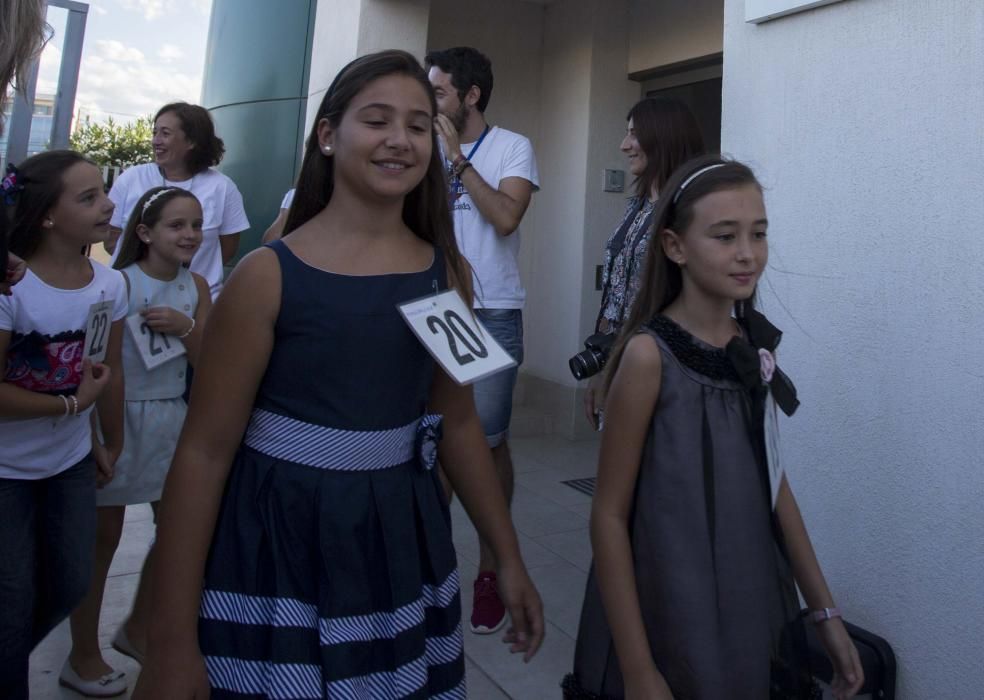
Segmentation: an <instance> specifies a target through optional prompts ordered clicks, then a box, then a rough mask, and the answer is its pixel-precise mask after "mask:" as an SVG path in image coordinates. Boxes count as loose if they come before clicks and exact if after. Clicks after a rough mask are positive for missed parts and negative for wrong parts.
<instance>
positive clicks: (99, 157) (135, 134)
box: [69, 116, 154, 168]
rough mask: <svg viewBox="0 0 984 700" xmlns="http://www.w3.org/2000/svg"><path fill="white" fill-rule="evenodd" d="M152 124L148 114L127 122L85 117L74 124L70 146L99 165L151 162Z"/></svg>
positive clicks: (125, 166) (123, 166)
mask: <svg viewBox="0 0 984 700" xmlns="http://www.w3.org/2000/svg"><path fill="white" fill-rule="evenodd" d="M153 128H154V121H153V119H152V118H151V117H149V116H147V117H140V118H139V119H137V120H136V121H135V122H130V123H128V124H119V123H117V122H115V121H113V118H112V117H110V118H109V119H107V120H106V121H105V122H102V123H100V122H93V121H91V120H90V119H89V117H86V118H85V121H83V122H81V123H79V124H78V125H77V126H76V127H75V131H74V132H73V133H72V136H71V139H70V141H69V142H70V144H71V146H72V149H73V150H75V151H78V152H79V153H81V154H83V155H85V156H87V157H89V158H91V159H92V160H94V161H95V162H96V163H98V164H99V165H109V166H118V167H121V168H128V167H130V166H131V165H139V164H141V163H151V162H153V160H154V149H153V148H152V147H151V145H150V139H151V137H152V136H153V133H152V132H153Z"/></svg>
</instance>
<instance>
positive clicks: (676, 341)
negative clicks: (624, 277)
mask: <svg viewBox="0 0 984 700" xmlns="http://www.w3.org/2000/svg"><path fill="white" fill-rule="evenodd" d="M646 327H647V328H650V329H652V330H653V331H654V332H655V333H656V334H657V335H658V336H659V337H660V338H662V339H663V340H664V341H665V342H666V344H667V345H669V346H670V350H671V351H672V352H673V354H674V355H675V356H676V358H677V359H678V360H680V362H681V363H683V364H684V365H686V366H687V367H688V368H690V369H692V370H693V371H694V372H697V373H698V374H702V375H704V376H705V377H708V378H709V379H725V380H729V381H733V382H737V381H739V380H738V374H737V372H735V368H734V367H733V366H732V364H731V361H730V360H729V359H728V354H727V353H726V352H725V351H724V350H723V349H721V348H712V347H710V346H709V345H706V344H703V343H700V342H699V341H698V340H697V339H696V338H694V336H692V335H691V334H690V333H688V332H687V331H685V330H684V329H683V328H681V327H680V326H679V325H677V323H676V322H675V321H673V320H672V319H670V318H668V317H666V316H663V315H662V314H660V315H657V316H654V317H653V318H652V320H651V321H649V323H647V324H646Z"/></svg>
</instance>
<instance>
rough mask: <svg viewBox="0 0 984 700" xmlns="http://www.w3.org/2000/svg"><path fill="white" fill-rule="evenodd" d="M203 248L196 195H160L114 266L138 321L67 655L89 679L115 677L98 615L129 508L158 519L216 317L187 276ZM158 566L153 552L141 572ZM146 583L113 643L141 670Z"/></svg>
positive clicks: (126, 356)
mask: <svg viewBox="0 0 984 700" xmlns="http://www.w3.org/2000/svg"><path fill="white" fill-rule="evenodd" d="M201 242H202V207H201V204H199V202H198V199H197V198H196V197H195V195H193V194H192V193H191V192H188V191H187V190H184V189H181V188H179V187H155V188H153V189H150V190H148V191H147V192H146V193H145V194H144V196H143V197H141V198H140V199H139V200H138V201H137V203H136V206H135V207H134V210H133V212H131V214H130V216H129V223H128V224H127V227H126V231H125V232H124V234H123V238H122V243H121V244H120V252H119V255H118V256H117V258H116V263H115V267H116V269H118V270H120V271H121V272H122V273H123V276H124V278H125V279H126V282H127V290H128V292H129V309H128V313H127V316H128V319H133V320H128V321H127V325H128V328H127V331H126V333H125V334H124V338H123V370H124V373H125V375H126V404H125V406H126V408H125V414H126V415H125V421H124V425H125V433H126V440H125V441H124V445H125V447H124V450H123V454H122V455H121V456H120V459H119V461H118V462H117V465H116V476H115V477H114V479H113V481H112V482H110V483H109V484H107V485H106V486H105V487H103V488H102V489H101V490H100V491H99V493H98V494H97V496H96V503H97V505H98V506H99V508H98V518H99V532H100V537H99V540H98V542H97V543H96V558H95V565H94V571H93V576H92V586H90V588H89V592H88V594H87V595H86V597H85V599H84V600H83V601H82V604H81V605H80V606H79V607H78V608H77V609H76V611H75V612H74V613H73V614H72V650H71V653H70V655H69V658H70V659H71V662H72V665H73V666H74V667H75V668H78V669H80V670H81V669H82V668H92V669H93V671H92V674H91V675H96V674H98V676H100V677H101V676H104V675H105V674H107V673H113V669H112V668H111V667H110V666H109V665H108V664H107V663H106V661H105V659H104V658H103V656H102V652H101V651H100V648H99V636H98V632H99V611H100V608H101V607H102V599H103V592H104V589H105V585H106V576H107V574H108V573H109V567H110V564H111V563H112V561H113V555H114V554H115V553H116V547H117V546H118V545H119V541H120V535H121V534H122V532H123V516H124V513H125V511H126V506H127V505H135V504H138V503H150V504H151V506H152V507H153V509H154V513H155V516H156V513H157V504H158V501H159V500H160V497H161V489H162V488H163V486H164V477H165V476H166V475H167V470H168V467H169V466H170V464H171V458H172V457H173V455H174V447H175V445H176V444H177V442H178V435H179V433H180V432H181V426H182V425H183V424H184V417H185V410H186V408H187V405H186V404H185V402H184V400H183V399H182V398H181V395H182V393H184V390H185V374H186V372H187V369H188V365H189V363H190V364H191V365H194V364H195V361H196V359H197V357H198V348H199V344H200V343H201V337H202V329H203V327H204V324H205V317H206V315H207V314H208V311H209V309H210V308H211V298H210V297H209V290H208V283H207V282H206V281H205V279H204V278H203V277H202V276H201V275H199V274H196V273H194V272H191V271H190V270H188V269H187V267H185V265H187V264H188V263H189V262H190V261H191V259H192V257H193V256H194V255H195V253H196V252H197V250H198V248H199V246H200V245H201ZM137 319H139V320H137ZM138 329H139V330H138ZM135 331H136V332H135ZM175 353H180V354H175ZM169 355H172V357H170V359H167V360H166V361H164V362H161V363H160V364H157V362H159V361H160V360H161V359H163V358H166V357H168V356H169ZM152 562H153V550H151V552H150V554H148V555H147V559H146V561H145V562H144V573H146V572H147V571H148V570H149V569H150V567H151V566H152ZM147 580H148V579H147V578H146V577H144V576H141V579H140V586H139V588H138V589H137V595H136V599H135V601H134V605H133V611H132V613H131V615H130V618H129V619H128V620H127V621H125V622H124V623H123V624H122V625H120V628H119V630H118V631H117V633H116V636H115V637H114V639H113V647H114V648H115V649H116V650H117V651H119V652H121V653H123V654H126V655H127V656H130V657H132V658H134V659H136V660H137V661H142V659H143V649H145V648H146V630H145V627H146V620H147V617H148V614H149V612H150V611H149V610H148V603H149V597H148V594H147V590H146V584H145V582H146V581H147Z"/></svg>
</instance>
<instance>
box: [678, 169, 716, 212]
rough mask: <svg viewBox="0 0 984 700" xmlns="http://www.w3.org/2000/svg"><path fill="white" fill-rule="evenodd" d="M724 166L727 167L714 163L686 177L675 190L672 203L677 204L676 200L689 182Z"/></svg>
mask: <svg viewBox="0 0 984 700" xmlns="http://www.w3.org/2000/svg"><path fill="white" fill-rule="evenodd" d="M725 165H727V163H714V164H713V165H708V166H706V167H703V168H701V169H700V170H698V171H697V172H695V173H694V174H693V175H691V176H690V177H688V178H687V179H686V180H684V181H683V182H682V183H681V184H680V186H679V187H678V188H677V191H676V194H675V195H673V203H674V204H676V203H677V200H678V199H680V195H681V194H683V191H684V190H685V189H687V185H689V184H690V183H691V182H693V181H694V180H696V179H697V178H699V177H700V176H701V175H703V174H704V173H706V172H707V171H708V170H714V168H723V167H724V166H725Z"/></svg>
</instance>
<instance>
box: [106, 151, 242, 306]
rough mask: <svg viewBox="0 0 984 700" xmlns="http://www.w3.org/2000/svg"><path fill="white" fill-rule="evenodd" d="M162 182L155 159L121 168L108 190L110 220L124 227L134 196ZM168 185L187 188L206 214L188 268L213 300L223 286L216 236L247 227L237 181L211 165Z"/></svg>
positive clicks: (136, 197) (131, 209)
mask: <svg viewBox="0 0 984 700" xmlns="http://www.w3.org/2000/svg"><path fill="white" fill-rule="evenodd" d="M164 183H165V181H164V176H163V175H161V170H160V168H159V167H157V165H156V164H155V163H145V164H143V165H135V166H133V167H132V168H127V169H126V170H124V171H123V172H122V173H121V174H120V176H119V177H118V178H116V181H115V182H113V187H112V189H110V191H109V198H110V199H111V200H113V203H114V204H115V205H116V210H115V211H114V212H113V218H112V220H111V221H110V224H111V225H112V226H116V227H118V228H121V229H126V223H127V221H129V220H130V217H131V216H133V215H134V212H133V207H134V206H135V205H136V203H137V200H139V199H140V198H141V197H142V196H143V194H144V192H146V191H147V190H149V189H151V188H152V187H162V186H164ZM167 186H168V187H180V188H181V189H183V190H190V191H191V193H192V194H194V195H195V196H196V197H198V201H199V202H201V205H202V214H203V215H204V217H205V218H204V221H203V222H202V247H201V248H199V249H198V252H196V253H195V257H194V258H193V259H192V261H191V271H192V272H197V273H198V274H200V275H201V276H202V277H204V278H205V281H206V282H208V286H209V290H210V291H211V293H212V299H213V300H214V299H215V298H216V297H217V296H218V295H219V292H220V291H221V290H222V249H221V248H220V247H219V236H228V235H230V234H234V233H240V232H242V231H245V230H246V229H248V228H249V220H248V219H247V218H246V210H245V209H244V208H243V196H242V195H241V194H240V193H239V188H237V187H236V183H234V182H233V181H232V180H230V179H229V178H228V177H226V176H225V175H223V174H222V173H220V172H219V171H218V170H215V169H213V168H209V169H208V170H203V171H202V172H200V173H197V174H196V175H195V176H194V177H193V178H191V179H189V180H183V181H181V182H175V181H172V180H168V181H167ZM136 215H137V216H139V215H140V213H139V212H137V214H136ZM120 247H121V246H120V244H119V243H117V245H116V251H115V252H114V253H113V259H112V262H116V255H117V254H118V253H119V251H120Z"/></svg>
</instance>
